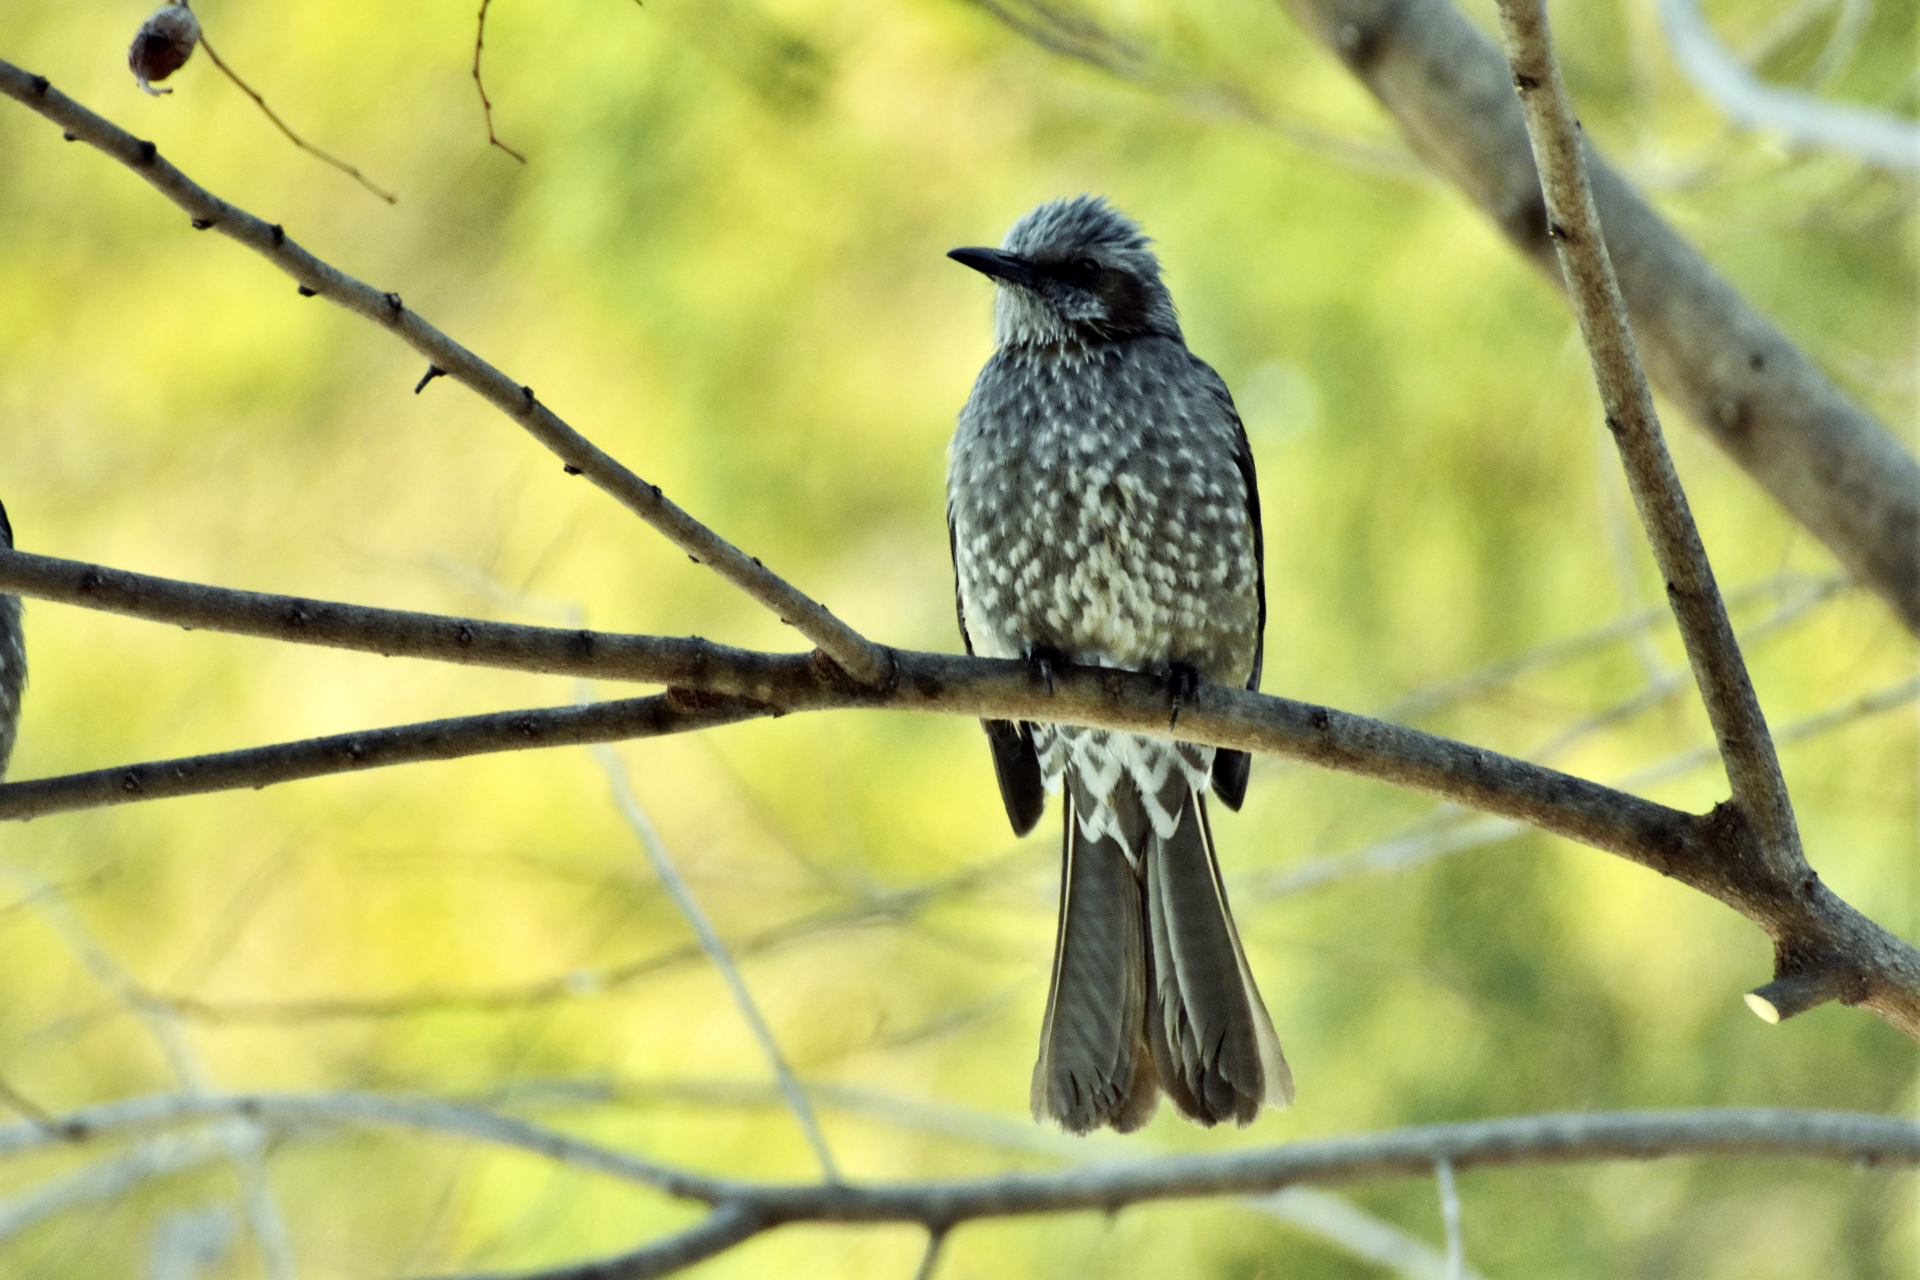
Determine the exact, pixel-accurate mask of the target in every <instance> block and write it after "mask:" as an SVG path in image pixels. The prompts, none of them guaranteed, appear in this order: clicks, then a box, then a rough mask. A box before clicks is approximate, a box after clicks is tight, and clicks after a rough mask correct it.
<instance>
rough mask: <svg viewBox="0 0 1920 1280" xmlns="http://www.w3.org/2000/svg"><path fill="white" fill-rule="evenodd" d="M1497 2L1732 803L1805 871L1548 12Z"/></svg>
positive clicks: (1551, 208)
mask: <svg viewBox="0 0 1920 1280" xmlns="http://www.w3.org/2000/svg"><path fill="white" fill-rule="evenodd" d="M1499 7H1500V25H1501V29H1502V31H1503V32H1504V34H1505V36H1506V42H1507V56H1508V59H1509V61H1510V62H1511V63H1512V64H1513V75H1514V85H1515V87H1516V88H1517V89H1518V91H1519V94H1520V103H1521V109H1522V111H1523V113H1524V115H1525V117H1526V122H1527V134H1528V137H1529V138H1530V139H1531V140H1532V143H1533V157H1534V164H1535V167H1536V168H1537V169H1538V170H1539V173H1540V182H1541V189H1542V191H1543V193H1544V195H1545V199H1546V209H1547V234H1548V235H1549V236H1550V237H1552V239H1553V241H1554V244H1555V246H1556V247H1557V248H1558V251H1559V256H1560V269H1561V275H1562V278H1563V279H1565V281H1566V284H1567V292H1568V296H1569V297H1570V298H1571V300H1572V302H1573V310H1574V314H1575V315H1576V316H1577V317H1579V320H1580V332H1581V333H1582V334H1583V335H1584V336H1585V338H1586V341H1587V349H1588V351H1589V352H1590V353H1591V355H1592V358H1593V372H1594V380H1595V382H1596V383H1598V385H1599V388H1600V403H1601V406H1602V408H1603V409H1604V410H1605V411H1606V418H1607V429H1608V430H1609V431H1611V432H1612V433H1613V438H1614V442H1615V444H1616V445H1617V446H1618V447H1619V450H1620V460H1621V462H1622V464H1623V465H1624V466H1625V468H1626V472H1627V482H1628V484H1629V486H1630V487H1631V488H1632V490H1633V500H1634V505H1635V506H1636V507H1638V508H1639V511H1640V519H1641V522H1642V523H1643V524H1644V525H1645V526H1646V529H1647V538H1648V541H1649V542H1650V543H1651V544H1652V547H1653V555H1654V560H1655V561H1656V563H1658V564H1659V566H1660V572H1661V574H1662V575H1663V576H1664V577H1665V579H1666V584H1667V601H1668V603H1669V604H1670V605H1671V606H1672V608H1673V612H1674V617H1675V618H1676V619H1677V620H1678V622H1679V624H1680V638H1681V641H1682V643H1684V644H1685V646H1686V650H1687V658H1688V660H1689V661H1690V662H1691V663H1692V665H1693V674H1694V681H1695V683H1696V684H1698V685H1699V687H1700V697H1701V700H1702V701H1703V702H1704V703H1705V704H1706V709H1707V718H1708V719H1709V720H1710V721H1711V722H1712V724H1713V731H1714V736H1715V738H1716V739H1717V740H1718V741H1719V744H1720V755H1721V758H1722V759H1723V760H1724V761H1725V762H1726V767H1727V780H1728V782H1729V783H1730V784H1731V785H1732V787H1733V801H1734V804H1735V805H1736V806H1737V807H1738V809H1739V811H1740V813H1741V814H1742V816H1744V817H1745V818H1746V819H1747V820H1748V821H1750V822H1752V823H1753V824H1754V825H1755V827H1756V828H1757V829H1758V831H1759V835H1760V843H1761V847H1762V849H1763V850H1764V852H1765V856H1767V857H1768V858H1769V859H1771V860H1773V861H1774V870H1775V872H1776V874H1779V875H1783V876H1786V875H1794V874H1797V873H1799V872H1800V871H1801V870H1802V868H1804V866H1805V859H1804V857H1803V856H1802V855H1801V852H1800V833H1799V830H1798V829H1797V827H1796V826H1795V824H1794V820H1793V802H1792V800H1791V799H1790V798H1789V797H1788V795H1787V784H1786V779H1785V778H1784V777H1783V776H1782V774H1781V772H1780V761H1779V759H1778V757H1777V756H1776V755H1775V754H1774V749H1773V739H1772V737H1771V736H1769V734H1768V733H1767V721H1766V717H1765V715H1763V714H1762V712H1761V710H1760V699H1759V697H1758V696H1757V695H1756V694H1755V693H1754V690H1753V681H1752V679H1751V678H1750V677H1749V676H1748V675H1747V667H1746V663H1745V661H1743V660H1742V658H1741V656H1740V642H1739V641H1738V640H1736V639H1735V638H1734V634H1733V624H1732V622H1731V621H1730V620H1729V619H1728V617H1727V606H1726V602H1725V601H1724V600H1722V599H1721V598H1720V588H1719V586H1718V585H1717V584H1716V583H1715V581H1714V576H1713V567H1712V565H1711V564H1709V563H1708V561H1707V551H1706V547H1705V546H1704V545H1703V544H1702V543H1701V541H1700V531H1699V529H1697V528H1696V527H1695V526H1694V523H1693V514H1692V512H1691V510H1690V509H1689V507H1688V504H1687V495H1686V492H1685V490H1683V489H1682V488H1681V487H1680V478H1679V476H1678V475H1677V474H1676V473H1675V472H1674V469H1673V459H1672V458H1671V457H1670V456H1668V454H1667V446H1666V441H1665V440H1664V439H1663V438H1662V436H1661V432H1660V419H1659V416H1658V415H1657V414H1656V413H1655V411H1654V407H1653V389H1652V388H1651V387H1650V386H1648V384H1647V378H1646V374H1645V373H1644V372H1643V371H1642V370H1641V368H1640V356H1639V351H1638V350H1637V348H1636V346H1635V344H1634V340H1633V331H1632V330H1631V328H1629V326H1628V324H1627V306H1626V302H1625V300H1624V299H1623V298H1622V297H1621V294H1620V284H1619V281H1618V280H1616V279H1615V277H1614V274H1613V260H1612V258H1611V257H1610V256H1609V255H1608V253H1607V245H1606V241H1605V240H1604V239H1603V238H1602V236H1601V231H1600V215H1599V213H1598V212H1597V211H1596V210H1595V208H1594V203H1593V191H1592V189H1591V187H1590V186H1589V185H1588V182H1587V167H1586V161H1585V157H1584V156H1583V155H1582V142H1581V138H1580V127H1579V125H1578V124H1577V123H1576V122H1575V120H1574V118H1573V108H1572V105H1571V104H1570V103H1569V102H1568V100H1567V94H1566V86H1565V85H1564V84H1562V82H1561V79H1560V67H1559V64H1558V63H1557V62H1556V61H1555V59H1554V55H1553V45H1552V40H1551V37H1550V36H1549V34H1548V31H1547V16H1546V10H1545V9H1544V8H1543V7H1542V5H1541V3H1540V0H1501V2H1500V6H1499Z"/></svg>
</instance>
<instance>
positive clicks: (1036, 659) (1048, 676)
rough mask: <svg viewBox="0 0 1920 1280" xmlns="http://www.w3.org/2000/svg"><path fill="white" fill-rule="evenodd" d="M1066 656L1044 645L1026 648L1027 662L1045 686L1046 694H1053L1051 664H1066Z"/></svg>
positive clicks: (1049, 695)
mask: <svg viewBox="0 0 1920 1280" xmlns="http://www.w3.org/2000/svg"><path fill="white" fill-rule="evenodd" d="M1066 661H1067V660H1066V658H1065V657H1064V656H1063V655H1062V654H1061V652H1060V651H1059V650H1058V649H1053V648H1048V647H1046V646H1044V645H1041V646H1036V647H1034V648H1032V649H1029V650H1027V662H1028V663H1029V664H1030V665H1031V666H1032V667H1033V673H1034V674H1035V675H1037V676H1039V677H1040V679H1041V681H1042V682H1044V683H1045V684H1046V686H1047V696H1048V697H1049V698H1051V697H1052V696H1053V664H1054V663H1056V662H1057V663H1059V664H1061V665H1062V666H1065V665H1066Z"/></svg>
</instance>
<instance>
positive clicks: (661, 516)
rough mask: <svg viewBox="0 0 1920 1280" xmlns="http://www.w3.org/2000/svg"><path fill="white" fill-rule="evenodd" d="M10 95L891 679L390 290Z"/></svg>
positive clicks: (2, 73) (106, 126)
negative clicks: (383, 336) (383, 334)
mask: <svg viewBox="0 0 1920 1280" xmlns="http://www.w3.org/2000/svg"><path fill="white" fill-rule="evenodd" d="M0 93H4V94H6V95H7V96H8V97H10V98H13V99H15V100H16V101H18V102H20V103H21V104H22V105H24V106H26V107H28V108H30V109H31V110H33V111H36V112H38V113H39V114H40V115H42V116H44V117H46V118H47V119H48V120H50V121H52V122H53V123H55V124H57V125H60V126H61V127H62V128H63V129H65V130H66V132H67V135H68V136H69V137H71V138H74V139H77V140H79V141H83V142H86V143H88V144H89V145H91V146H94V147H97V148H98V149H99V150H101V151H103V152H105V153H106V154H107V155H109V156H111V157H112V158H113V159H115V160H118V161H119V162H120V163H122V164H124V165H126V166H127V167H128V168H129V169H132V170H133V171H134V172H135V173H136V174H138V175H139V176H140V177H142V178H144V179H145V180H146V181H147V182H148V183H149V184H151V185H152V186H153V188H154V189H155V190H156V191H159V192H160V193H161V194H162V195H164V196H166V197H167V198H168V199H169V200H171V201H173V202H174V203H175V204H176V205H178V206H180V208H182V209H184V210H185V211H186V212H187V213H188V215H190V216H191V217H192V219H193V222H194V225H195V226H196V227H199V228H201V229H207V228H212V229H215V230H217V231H219V232H220V233H221V234H222V235H224V236H226V237H228V238H229V239H231V240H234V241H237V242H238V243H240V244H242V245H245V246H246V247H247V248H249V249H252V250H253V251H254V252H256V253H258V254H260V256H262V257H263V258H266V259H267V260H268V261H269V262H271V263H272V264H273V265H274V266H276V267H278V268H280V269H281V270H282V271H284V272H286V273H287V274H288V275H289V276H291V277H292V278H293V279H295V280H296V281H298V282H299V284H300V288H301V290H302V292H304V293H307V294H309V295H319V296H322V297H325V298H327V299H328V300H329V301H332V302H336V303H338V304H339V305H341V306H343V307H345V308H346V309H347V310H349V311H352V312H354V313H356V314H358V315H361V316H364V317H365V318H367V319H368V320H371V321H373V322H374V323H375V324H377V325H379V326H380V327H381V328H383V329H385V330H387V331H388V332H389V333H392V334H394V335H395V336H396V337H398V338H400V340H401V341H403V342H405V343H406V344H407V345H408V346H410V347H412V348H413V349H414V350H415V351H417V352H419V353H420V354H421V355H422V356H425V357H426V358H427V360H428V362H429V363H430V364H432V365H433V366H434V367H435V368H438V369H440V370H441V371H442V372H444V373H445V374H446V375H447V376H448V377H451V378H453V379H455V380H457V381H459V382H460V383H462V384H463V385H465V386H466V387H468V388H469V389H470V390H472V391H474V392H476V393H477V394H478V395H479V396H480V397H481V398H482V399H484V400H486V401H487V402H488V403H489V404H491V405H493V406H494V407H495V408H496V409H499V410H500V411H501V412H502V413H504V414H506V415H507V417H509V418H511V419H512V420H513V421H514V422H517V423H518V424H520V426H521V427H522V428H524V429H525V430H526V431H527V432H529V433H530V434H531V435H532V436H533V437H534V438H535V439H536V440H538V441H539V442H540V443H541V444H543V445H545V446H546V447H547V448H548V449H550V450H551V451H552V452H553V453H554V454H555V455H556V456H557V457H558V458H559V459H560V460H561V461H562V462H563V463H564V464H565V466H566V469H567V471H568V472H569V474H578V475H584V476H585V477H586V478H587V479H588V480H590V481H592V482H593V483H594V484H595V485H596V486H598V487H599V488H600V489H601V490H603V491H604V492H606V493H608V494H610V495H611V496H612V497H614V498H615V499H617V500H618V501H619V502H620V503H621V504H622V505H623V506H625V507H626V508H627V509H628V510H630V511H632V512H633V513H634V514H635V515H637V516H639V517H640V518H641V519H642V520H644V521H646V522H647V523H648V524H650V525H652V526H653V527H654V528H655V529H657V530H659V531H660V532H661V533H663V534H665V535H666V536H667V538H668V539H669V540H670V541H671V542H673V544H674V545H675V546H677V547H679V548H680V549H681V550H683V551H685V552H686V553H687V554H688V555H690V556H692V557H693V558H694V559H695V560H696V561H698V562H700V563H702V564H705V565H708V566H709V567H711V568H712V569H713V570H714V571H715V572H716V573H718V574H720V576H721V577H723V578H725V579H727V580H728V581H729V582H731V583H733V584H734V585H735V586H736V587H739V588H740V589H741V590H742V591H744V592H746V593H747V594H748V595H749V596H751V597H752V598H753V599H755V600H757V601H758V602H760V603H761V604H762V605H764V606H766V607H767V608H768V609H770V610H772V611H773V613H774V614H775V615H776V616H777V617H779V619H780V620H781V621H782V622H785V623H787V624H788V625H790V626H792V627H793V628H794V629H795V630H797V631H799V632H800V634H802V635H804V636H805V637H807V639H808V640H810V641H812V642H813V643H814V644H816V645H818V646H819V647H820V649H821V650H822V651H823V652H824V653H826V654H827V656H829V657H830V658H832V659H833V660H834V661H835V662H837V663H839V664H840V666H841V667H842V668H844V669H845V670H846V671H847V672H849V673H850V674H851V675H853V676H854V678H855V679H858V680H861V681H864V682H867V683H878V682H883V681H884V680H886V679H887V676H888V667H887V654H886V651H885V650H884V649H882V648H881V647H880V646H878V645H876V644H874V643H872V642H871V641H869V640H867V639H866V638H864V637H863V636H861V635H860V634H859V633H858V632H856V631H855V630H853V628H851V627H849V626H848V625H847V624H846V623H844V622H842V621H840V619H838V618H836V617H834V616H833V614H832V613H830V612H829V611H828V610H827V609H826V607H825V606H823V605H821V604H819V603H817V602H815V601H814V600H812V599H811V598H809V597H808V596H806V595H805V594H804V593H802V592H801V591H800V590H799V589H798V588H796V587H794V586H793V585H792V584H790V583H788V582H787V581H786V580H785V579H783V578H781V577H780V576H779V575H777V574H775V573H773V572H771V571H770V570H768V569H767V568H766V567H765V566H764V565H762V564H761V563H760V561H759V560H758V559H756V558H754V557H751V556H749V555H747V554H746V553H745V552H743V551H741V550H740V549H739V548H738V547H736V546H734V545H733V544H732V543H730V542H728V541H726V540H725V539H724V538H722V537H720V535H719V534H717V533H715V532H714V531H713V530H711V529H709V528H707V526H706V525H704V524H702V523H700V521H698V520H696V519H694V518H693V517H692V516H691V515H689V514H687V512H686V511H684V510H682V509H681V508H680V507H679V506H678V505H676V504H675V503H673V502H671V501H669V500H668V499H667V498H666V496H665V495H664V494H663V493H662V492H661V490H660V487H659V486H658V485H655V484H649V483H648V482H646V481H645V480H642V479H641V478H640V477H639V476H637V475H635V474H634V473H633V472H632V471H630V470H628V469H627V468H626V467H624V466H622V465H621V464H620V463H619V462H618V461H616V460H615V459H614V458H613V457H612V456H611V455H609V454H608V453H606V452H605V451H604V450H602V449H601V448H599V446H597V445H595V444H594V443H593V442H592V441H590V440H588V439H587V438H586V437H585V436H583V435H581V434H580V433H579V432H578V431H576V430H574V429H573V428H572V427H570V426H568V425H567V423H566V422H565V421H563V420H562V419H561V418H560V416H559V415H558V414H556V413H554V412H553V410H551V409H549V408H548V407H547V406H546V405H544V404H542V403H541V402H540V400H539V398H538V397H536V396H535V395H534V393H533V388H531V387H528V386H523V385H521V384H518V383H515V382H514V381H513V380H512V379H510V378H508V377H507V376H506V375H505V374H504V373H502V372H500V370H498V369H496V368H494V367H493V366H492V365H490V364H488V363H487V362H486V361H484V360H482V359H481V358H480V357H479V356H477V355H475V354H474V353H473V352H471V351H469V350H467V349H466V348H465V347H463V346H461V345H460V344H459V343H457V342H455V341H454V340H453V339H452V338H450V337H448V336H447V335H446V334H444V333H442V332H441V331H440V330H439V329H436V328H435V327H434V326H433V325H431V324H429V323H427V321H426V319H425V318H423V317H422V316H421V315H420V314H419V313H418V312H415V311H412V310H409V309H408V308H407V306H406V305H405V304H404V303H403V302H402V301H401V299H400V295H399V294H397V293H384V292H381V291H380V290H378V289H375V288H373V287H372V286H371V285H369V284H366V283H365V282H363V281H360V280H357V279H355V278H354V277H352V276H350V275H348V274H346V273H345V272H344V271H341V270H340V269H339V268H337V267H334V266H332V265H330V264H328V263H326V262H323V261H322V260H321V259H319V258H317V257H315V256H314V255H313V254H312V253H310V252H309V251H307V250H306V249H304V248H302V247H301V246H300V245H299V244H297V243H296V242H295V241H294V240H293V239H292V238H291V237H289V236H288V235H287V234H286V231H285V230H284V229H283V228H281V227H280V226H279V225H277V224H273V223H268V222H265V221H263V220H262V219H260V218H257V217H255V216H254V215H253V214H250V213H248V212H246V211H245V210H244V209H240V208H238V207H236V206H234V205H231V204H228V203H227V202H226V201H224V200H222V199H220V198H219V197H217V196H215V195H214V194H213V193H212V192H210V191H208V190H207V189H206V188H204V187H202V186H200V185H199V184H198V183H196V182H194V181H193V180H192V179H190V178H188V177H187V176H186V175H185V174H183V173H181V172H180V170H179V169H177V168H175V167H174V166H173V165H172V164H170V163H169V162H168V161H167V160H166V159H164V158H163V157H162V156H161V155H160V154H159V149H158V148H157V147H155V146H154V145H153V143H151V142H144V141H142V140H140V139H139V138H136V137H134V136H133V135H132V134H130V133H128V132H126V131H125V130H124V129H121V128H120V127H119V126H117V125H115V124H113V123H112V122H110V121H108V120H106V119H104V118H102V117H100V116H98V115H95V114H94V113H93V112H91V111H89V110H87V109H86V108H85V107H83V106H81V105H80V104H79V103H77V102H75V101H74V100H73V99H71V98H69V97H67V96H66V95H65V94H63V93H61V92H60V91H59V90H57V89H55V88H53V87H52V85H51V84H50V83H48V81H47V79H46V77H45V76H36V75H30V74H28V73H27V72H25V71H22V70H21V69H20V68H18V67H16V66H14V65H13V64H11V63H8V62H0Z"/></svg>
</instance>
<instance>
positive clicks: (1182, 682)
mask: <svg viewBox="0 0 1920 1280" xmlns="http://www.w3.org/2000/svg"><path fill="white" fill-rule="evenodd" d="M1202 683H1204V682H1203V681H1202V680H1201V679H1200V673H1199V672H1198V671H1196V670H1195V669H1194V668H1192V667H1190V666H1188V665H1186V664H1185V663H1183V662H1179V663H1175V664H1174V665H1173V666H1172V667H1169V668H1168V669H1167V695H1168V698H1169V699H1170V700H1171V701H1172V703H1173V714H1172V715H1171V716H1169V717H1168V718H1167V729H1168V730H1169V731H1171V730H1173V729H1174V728H1176V727H1177V726H1178V725H1179V723H1180V708H1182V707H1183V706H1185V705H1186V704H1187V702H1188V701H1189V700H1191V699H1192V698H1193V697H1194V696H1195V695H1196V694H1198V693H1199V692H1200V686H1201V684H1202Z"/></svg>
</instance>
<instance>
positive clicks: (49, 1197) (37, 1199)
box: [0, 1119, 283, 1274]
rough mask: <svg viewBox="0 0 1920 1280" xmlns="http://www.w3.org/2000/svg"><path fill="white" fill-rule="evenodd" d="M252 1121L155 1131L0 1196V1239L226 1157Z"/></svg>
mask: <svg viewBox="0 0 1920 1280" xmlns="http://www.w3.org/2000/svg"><path fill="white" fill-rule="evenodd" d="M251 1127H252V1125H251V1123H250V1122H248V1121H244V1120H232V1119H230V1120H225V1121H221V1122H219V1123H216V1124H213V1125H209V1126H208V1127H206V1128H204V1129H195V1130H192V1131H190V1132H187V1133H163V1134H159V1135H157V1136H155V1137H151V1138H147V1139H145V1140H143V1141H141V1142H137V1143H135V1144H134V1145H133V1146H132V1147H131V1148H130V1149H129V1150H127V1151H124V1152H121V1153H120V1154H118V1155H114V1156H110V1157H108V1158H107V1159H104V1160H100V1161H98V1162H96V1163H94V1164H90V1165H84V1166H82V1167H81V1168H79V1169H76V1170H74V1171H73V1172H71V1173H67V1174H62V1175H61V1176H59V1177H55V1178H49V1179H47V1180H46V1181H44V1182H41V1183H39V1184H37V1185H36V1186H33V1187H31V1188H29V1189H27V1190H25V1191H21V1192H19V1193H17V1194H15V1195H11V1196H8V1197H7V1198H6V1199H4V1200H0V1239H4V1238H5V1237H7V1236H11V1235H17V1234H18V1233H19V1232H22V1231H25V1230H26V1229H27V1228H29V1227H31V1226H34V1225H36V1224H37V1223H40V1222H44V1221H45V1220H46V1219H48V1218H51V1217H53V1216H54V1215H56V1214H60V1213H66V1212H69V1211H71V1210H75V1209H79V1208H81V1207H83V1206H89V1205H98V1204H101V1203H103V1202H108V1201H113V1200H118V1199H120V1198H121V1197H123V1196H125V1195H127V1194H128V1193H129V1192H131V1191H133V1190H135V1189H136V1188H138V1187H139V1186H140V1185H141V1184H143V1183H147V1182H152V1181H154V1180H155V1179H157V1178H165V1177H169V1176H171V1175H173V1174H176V1173H184V1172H186V1171H187V1170H189V1169H198V1168H201V1167H203V1166H205V1165H209V1164H213V1163H214V1162H215V1161H218V1160H222V1159H225V1158H227V1156H228V1154H229V1146H230V1142H231V1140H232V1139H233V1138H234V1137H236V1136H240V1132H239V1131H241V1130H245V1129H250V1128H251ZM275 1274H283V1273H279V1272H276V1273H275Z"/></svg>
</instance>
